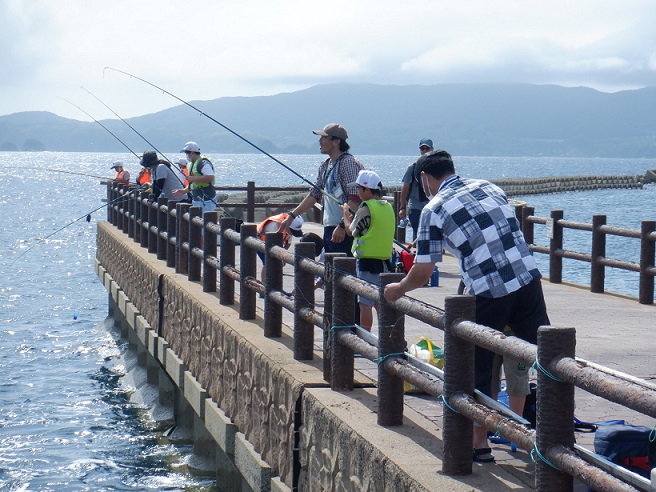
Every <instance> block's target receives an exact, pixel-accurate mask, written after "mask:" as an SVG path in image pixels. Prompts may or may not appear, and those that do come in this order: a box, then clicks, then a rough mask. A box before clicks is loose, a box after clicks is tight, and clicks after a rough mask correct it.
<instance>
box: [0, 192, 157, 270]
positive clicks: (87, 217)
mask: <svg viewBox="0 0 656 492" xmlns="http://www.w3.org/2000/svg"><path fill="white" fill-rule="evenodd" d="M144 188H146V185H141V186H138V187H137V188H134V189H133V190H130V192H129V193H128V194H127V195H123V196H119V197H117V198H114V199H113V200H111V201H109V202H107V203H105V204H104V205H101V206H100V207H97V208H94V209H93V210H91V211H90V212H87V213H86V214H84V215H81V216H80V217H78V218H77V219H75V220H72V221H71V222H69V223H68V224H66V225H65V226H63V227H60V228H59V229H57V230H56V231H55V232H53V233H51V234H48V235H47V236H46V237H41V238H36V240H35V241H36V242H35V243H34V244H33V245H32V246H30V247H29V248H27V249H26V250H25V251H23V252H22V253H21V254H20V255H19V256H18V257H17V258H16V259H14V261H12V262H11V263H10V264H9V265H10V266H11V265H13V264H14V263H16V262H17V261H18V260H20V259H21V258H22V257H23V256H25V255H26V254H27V253H29V252H30V251H31V250H32V249H34V248H35V247H36V246H37V245H39V244H42V243H43V242H44V241H46V240H48V239H50V238H51V237H52V236H54V235H55V234H57V233H58V232H61V231H63V230H64V229H66V228H67V227H70V226H72V225H73V224H75V223H76V222H79V221H80V220H82V219H86V221H87V222H91V214H92V213H94V212H97V211H98V210H100V209H103V208H105V207H109V206H110V205H113V204H114V203H116V202H118V201H120V200H125V199H126V198H128V197H129V196H130V194H132V193H134V192H136V191H141V190H142V189H144Z"/></svg>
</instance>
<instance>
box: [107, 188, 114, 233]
mask: <svg viewBox="0 0 656 492" xmlns="http://www.w3.org/2000/svg"><path fill="white" fill-rule="evenodd" d="M113 186H114V184H113V182H112V181H108V182H107V203H108V204H109V205H107V222H109V223H110V224H114V210H113V209H112V205H113V204H114V202H113V201H112V200H114V190H113Z"/></svg>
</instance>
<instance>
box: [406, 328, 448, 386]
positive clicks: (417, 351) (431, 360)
mask: <svg viewBox="0 0 656 492" xmlns="http://www.w3.org/2000/svg"><path fill="white" fill-rule="evenodd" d="M408 353H409V354H410V355H413V356H415V357H416V358H417V359H421V360H423V361H424V362H427V363H428V364H430V365H431V366H435V367H438V368H440V369H442V368H443V367H444V350H442V349H441V348H440V347H439V346H438V345H436V344H435V343H433V342H431V341H430V340H429V339H428V338H426V337H419V338H417V340H416V341H415V343H413V344H412V345H410V348H409V349H408ZM403 391H404V392H405V393H421V392H422V390H420V389H419V388H417V387H416V386H413V385H412V384H410V383H408V382H407V381H404V382H403Z"/></svg>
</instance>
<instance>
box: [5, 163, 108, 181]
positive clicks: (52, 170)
mask: <svg viewBox="0 0 656 492" xmlns="http://www.w3.org/2000/svg"><path fill="white" fill-rule="evenodd" d="M0 169H11V170H15V168H13V167H5V166H2V167H0ZM21 169H29V170H33V171H50V172H52V173H64V174H76V175H78V176H88V177H89V178H98V179H104V180H107V181H114V178H107V177H105V176H96V175H95V174H87V173H78V172H75V171H65V170H64V169H50V168H47V167H21Z"/></svg>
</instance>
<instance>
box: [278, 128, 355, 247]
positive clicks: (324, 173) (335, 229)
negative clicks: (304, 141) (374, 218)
mask: <svg viewBox="0 0 656 492" xmlns="http://www.w3.org/2000/svg"><path fill="white" fill-rule="evenodd" d="M312 133H314V134H315V135H319V137H320V138H319V150H320V152H321V153H322V154H324V155H327V156H328V158H327V159H326V160H324V161H323V162H322V163H321V165H320V166H319V173H318V175H317V179H316V181H315V185H316V186H313V187H312V188H310V192H309V193H308V194H307V196H306V197H305V198H304V199H303V201H302V202H301V203H300V204H299V205H298V206H297V207H296V208H295V209H294V210H291V211H290V212H288V214H289V215H288V216H287V218H286V219H285V220H284V221H283V222H282V223H281V224H280V227H279V229H278V230H279V231H284V230H286V229H287V228H288V227H289V225H290V224H291V222H292V221H293V220H294V219H295V218H296V217H298V216H299V215H302V214H304V213H305V212H307V211H308V210H310V209H311V208H312V207H313V206H314V204H315V203H317V202H320V201H321V200H322V198H323V195H326V198H325V199H324V200H323V225H324V229H323V244H324V250H325V252H326V253H346V254H348V255H349V256H352V253H351V246H352V244H353V237H352V236H347V235H346V229H345V227H344V220H343V212H342V209H341V206H342V205H343V204H345V203H347V204H348V206H349V208H350V209H351V210H354V211H355V210H357V208H358V205H359V204H360V198H359V197H358V187H357V185H355V184H352V183H355V181H356V179H357V177H358V173H359V172H360V170H362V169H364V167H363V166H362V164H360V162H359V161H358V160H357V159H356V158H355V157H353V156H352V155H351V154H350V153H349V151H348V150H349V148H350V145H349V144H348V143H346V139H347V138H348V134H347V133H346V130H345V129H344V127H343V126H341V125H339V124H337V123H330V124H328V125H326V126H325V127H324V128H323V130H313V131H312ZM331 197H332V198H331ZM333 198H335V199H336V200H337V201H335V200H334V199H333Z"/></svg>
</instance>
